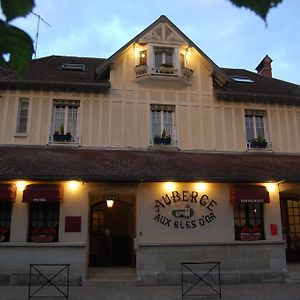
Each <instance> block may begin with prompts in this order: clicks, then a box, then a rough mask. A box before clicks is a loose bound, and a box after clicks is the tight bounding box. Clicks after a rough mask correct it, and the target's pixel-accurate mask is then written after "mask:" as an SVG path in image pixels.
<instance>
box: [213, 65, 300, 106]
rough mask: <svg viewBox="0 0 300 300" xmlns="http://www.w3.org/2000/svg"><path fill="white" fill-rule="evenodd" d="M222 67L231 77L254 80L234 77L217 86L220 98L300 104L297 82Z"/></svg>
mask: <svg viewBox="0 0 300 300" xmlns="http://www.w3.org/2000/svg"><path fill="white" fill-rule="evenodd" d="M222 69H223V70H224V71H225V72H226V74H227V75H228V76H229V77H230V78H231V79H232V77H233V76H237V77H246V78H249V79H250V80H251V81H253V82H238V81H235V80H233V79H232V80H230V81H228V82H227V83H226V84H225V85H224V86H223V87H215V89H214V92H215V95H216V96H217V97H218V98H220V99H229V100H238V101H253V100H255V101H259V102H275V103H279V104H286V103H290V104H300V86H299V85H297V84H293V83H289V82H286V81H283V80H278V79H275V78H269V77H266V76H263V75H260V74H257V73H254V72H250V71H247V70H243V69H228V68H222Z"/></svg>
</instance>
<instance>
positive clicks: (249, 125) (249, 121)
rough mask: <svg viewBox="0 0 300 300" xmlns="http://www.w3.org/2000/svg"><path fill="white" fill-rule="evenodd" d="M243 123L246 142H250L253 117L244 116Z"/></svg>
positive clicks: (252, 135) (252, 131)
mask: <svg viewBox="0 0 300 300" xmlns="http://www.w3.org/2000/svg"><path fill="white" fill-rule="evenodd" d="M245 122H246V134H247V141H248V142H250V141H251V140H253V139H254V125H253V117H252V116H251V115H246V116H245Z"/></svg>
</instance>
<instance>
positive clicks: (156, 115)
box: [151, 111, 162, 138]
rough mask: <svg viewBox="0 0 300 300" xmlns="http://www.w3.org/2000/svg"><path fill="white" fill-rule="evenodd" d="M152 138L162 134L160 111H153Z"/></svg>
mask: <svg viewBox="0 0 300 300" xmlns="http://www.w3.org/2000/svg"><path fill="white" fill-rule="evenodd" d="M151 115H152V138H154V137H155V136H159V137H160V136H161V133H162V131H161V112H160V111H152V112H151Z"/></svg>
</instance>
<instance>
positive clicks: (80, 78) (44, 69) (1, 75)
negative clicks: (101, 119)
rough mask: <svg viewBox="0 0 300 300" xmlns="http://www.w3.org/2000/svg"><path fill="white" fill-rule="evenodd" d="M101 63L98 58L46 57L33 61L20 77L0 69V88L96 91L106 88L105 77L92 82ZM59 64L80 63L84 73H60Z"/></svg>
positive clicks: (103, 60) (63, 71) (68, 71)
mask: <svg viewBox="0 0 300 300" xmlns="http://www.w3.org/2000/svg"><path fill="white" fill-rule="evenodd" d="M103 62H105V59H102V58H91V57H74V56H54V55H53V56H48V57H44V58H39V59H34V60H31V61H30V62H29V63H28V66H27V67H26V69H25V70H24V71H23V73H22V74H21V76H20V78H18V76H16V74H15V73H14V72H12V71H9V70H7V69H4V68H1V69H0V88H1V87H5V88H14V87H15V88H21V89H22V88H23V89H26V88H34V89H36V88H43V89H51V88H58V87H61V88H66V87H77V89H79V88H83V89H84V88H86V89H89V90H90V89H92V88H94V89H97V88H98V89H99V88H103V87H109V81H108V76H106V77H104V78H103V77H102V78H97V79H96V76H95V75H96V67H97V66H99V65H101V64H102V63H103ZM63 64H82V65H84V66H85V69H84V71H75V70H71V71H70V70H63V69H62V66H63Z"/></svg>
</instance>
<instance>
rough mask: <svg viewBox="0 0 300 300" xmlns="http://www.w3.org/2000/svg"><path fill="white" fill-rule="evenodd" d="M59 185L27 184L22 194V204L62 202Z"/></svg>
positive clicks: (61, 190)
mask: <svg viewBox="0 0 300 300" xmlns="http://www.w3.org/2000/svg"><path fill="white" fill-rule="evenodd" d="M63 194H64V192H63V186H62V185H61V184H29V185H27V186H26V188H25V190H24V192H23V202H62V201H63Z"/></svg>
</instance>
